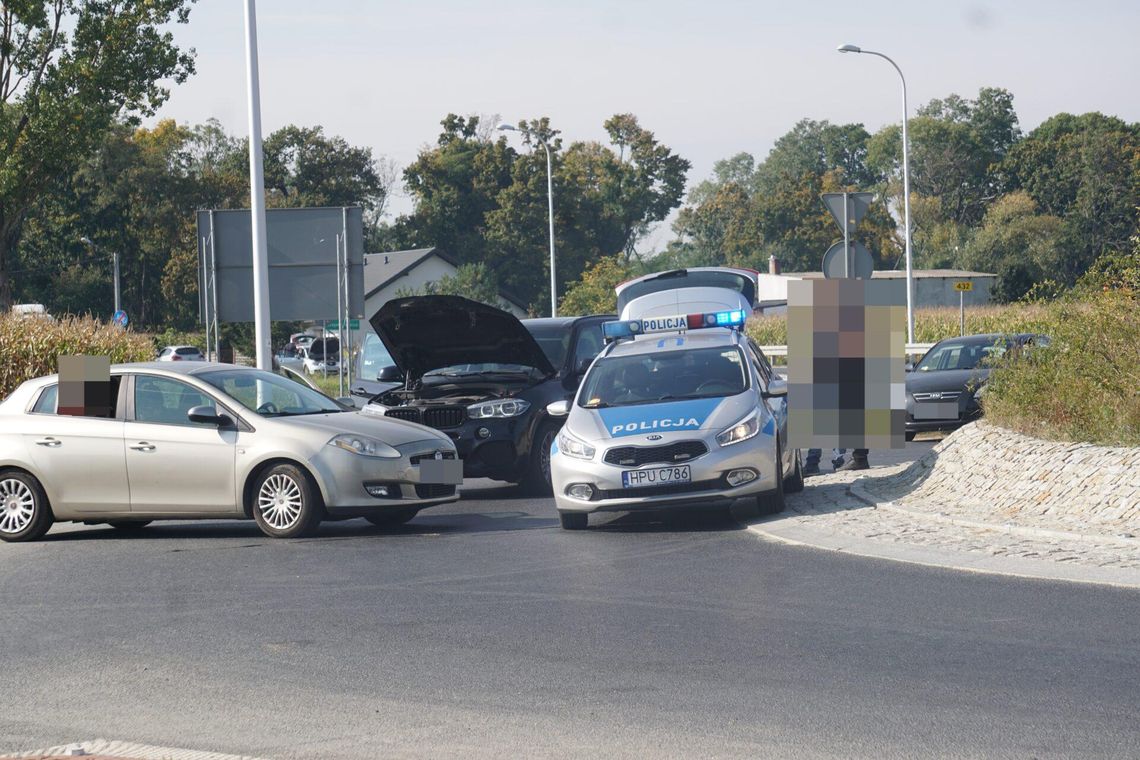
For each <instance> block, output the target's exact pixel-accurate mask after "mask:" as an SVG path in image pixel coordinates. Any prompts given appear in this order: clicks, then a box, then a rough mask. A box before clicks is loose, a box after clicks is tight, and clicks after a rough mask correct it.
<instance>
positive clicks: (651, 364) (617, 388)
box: [578, 346, 748, 409]
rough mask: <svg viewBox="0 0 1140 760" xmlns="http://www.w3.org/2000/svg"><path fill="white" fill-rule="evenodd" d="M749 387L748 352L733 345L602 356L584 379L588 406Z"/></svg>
mask: <svg viewBox="0 0 1140 760" xmlns="http://www.w3.org/2000/svg"><path fill="white" fill-rule="evenodd" d="M747 388H748V373H747V372H746V370H745V368H744V357H743V355H742V354H741V353H740V349H738V348H736V347H735V346H732V347H722V348H699V349H695V350H691V351H661V352H658V353H652V354H638V355H634V356H617V357H609V358H604V359H602V360H600V361H599V362H598V363H597V364H596V365H594V368H593V369H592V370H591V371H590V374H589V375H587V376H586V379H585V381H584V382H583V384H582V393H581V394H580V395H579V396H578V405H579V406H582V407H585V408H587V409H600V408H604V407H609V406H630V405H633V404H653V403H662V402H666V401H676V400H680V399H692V398H719V397H722V396H735V395H736V394H738V393H743V392H744V390H745V389H747Z"/></svg>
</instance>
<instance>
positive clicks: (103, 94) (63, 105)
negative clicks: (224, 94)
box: [0, 0, 194, 308]
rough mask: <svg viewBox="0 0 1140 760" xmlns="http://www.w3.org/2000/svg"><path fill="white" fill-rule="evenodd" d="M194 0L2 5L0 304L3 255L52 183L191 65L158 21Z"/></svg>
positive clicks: (4, 291)
mask: <svg viewBox="0 0 1140 760" xmlns="http://www.w3.org/2000/svg"><path fill="white" fill-rule="evenodd" d="M191 3H192V0H119V2H115V3H107V2H78V0H52V1H50V2H49V0H22V1H21V2H2V3H0V146H3V147H2V149H0V307H5V308H6V307H7V305H8V304H9V303H10V302H11V296H12V290H11V281H10V278H9V274H8V271H7V270H8V259H9V252H10V251H11V250H12V249H13V248H14V247H15V246H16V244H17V242H18V241H19V237H20V230H21V225H22V222H23V221H24V219H25V217H26V216H27V214H28V212H29V210H30V209H31V208H32V207H33V205H34V204H35V203H36V200H37V199H38V198H39V196H40V194H41V193H43V191H44V190H45V188H47V187H48V186H49V185H50V184H51V183H52V182H53V181H57V180H60V179H61V178H64V177H66V176H67V175H68V174H69V173H70V172H71V171H72V170H74V168H75V167H76V165H77V164H78V162H80V161H81V160H82V159H83V158H84V157H85V156H87V155H89V154H90V153H91V151H92V150H93V149H94V148H95V147H96V146H97V145H98V144H99V142H100V140H101V139H102V137H103V135H104V134H105V133H106V132H107V130H109V129H110V128H111V127H112V125H113V124H114V122H115V119H116V118H118V117H120V116H123V115H125V116H126V117H127V118H137V117H138V116H139V115H151V114H153V113H154V112H155V110H156V109H157V108H158V107H159V106H160V105H161V104H162V103H163V102H165V100H166V99H167V97H168V95H169V92H168V90H167V89H166V88H165V87H164V86H162V84H161V83H162V82H164V81H166V80H172V81H174V82H176V83H177V82H182V81H183V80H185V79H186V77H187V76H189V75H190V74H191V73H192V72H193V70H194V64H193V51H188V52H185V51H182V50H180V49H179V48H178V47H177V46H176V45H175V44H174V37H173V34H172V33H171V32H170V31H168V30H167V29H165V28H164V27H165V26H166V25H167V24H169V23H170V22H178V23H185V22H186V21H187V20H188V17H189V6H190V4H191Z"/></svg>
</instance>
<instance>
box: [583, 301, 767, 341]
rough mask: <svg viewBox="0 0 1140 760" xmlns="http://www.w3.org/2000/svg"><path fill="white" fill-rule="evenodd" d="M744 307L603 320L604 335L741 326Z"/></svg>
mask: <svg viewBox="0 0 1140 760" xmlns="http://www.w3.org/2000/svg"><path fill="white" fill-rule="evenodd" d="M747 316H748V315H747V314H745V313H744V311H743V310H742V309H734V310H732V311H712V312H708V313H706V314H678V315H676V316H671V317H646V318H645V319H627V320H622V321H619V322H603V323H602V336H603V337H604V338H605V339H606V340H607V341H610V340H620V339H622V338H633V337H636V336H638V335H643V334H648V333H661V332H684V331H686V330H699V329H702V328H705V327H728V328H733V327H740V326H741V325H743V324H744V321H745V319H747Z"/></svg>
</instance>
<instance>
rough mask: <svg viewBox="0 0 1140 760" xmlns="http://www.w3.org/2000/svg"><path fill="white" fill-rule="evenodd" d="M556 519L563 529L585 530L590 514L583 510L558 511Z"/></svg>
mask: <svg viewBox="0 0 1140 760" xmlns="http://www.w3.org/2000/svg"><path fill="white" fill-rule="evenodd" d="M558 521H559V522H560V523H562V529H563V530H585V529H586V528H587V526H589V524H590V516H589V515H588V514H586V513H585V512H559V513H558Z"/></svg>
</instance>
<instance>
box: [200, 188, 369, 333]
mask: <svg viewBox="0 0 1140 760" xmlns="http://www.w3.org/2000/svg"><path fill="white" fill-rule="evenodd" d="M197 217H198V254H199V260H198V262H199V269H198V271H199V276H200V279H202V278H204V279H205V282H204V283H203V287H201V288H199V292H200V293H201V294H202V299H203V303H202V307H203V312H204V313H206V312H208V313H211V314H212V313H213V311H214V308H213V300H214V298H215V296H216V299H217V315H216V316H217V320H218V321H219V322H252V321H253V242H252V241H253V235H252V232H251V225H250V213H249V210H248V209H238V210H224V211H199V212H198V215H197ZM265 220H266V238H267V242H268V246H269V318H270V319H271V320H273V321H302V320H335V319H339V318H340V315H339V314H338V312H337V303H338V295H337V273H338V271H340V268H338V266H337V261H338V258H343V257H344V255H345V254H344V253H343V252H340V253H339V256H338V246H340V247H342V251H343V247H344V245H345V244H344V243H343V242H340V240H339V239H338V237H343V238H344V239H345V240H347V261H348V309H347V311H348V314H349V318H351V319H359V318H362V317H364V220H363V213H362V211H361V209H360V208H359V207H353V208H275V209H267V210H266V212H265ZM215 284H216V291H215ZM343 287H344V286H343V284H342V285H341V288H342V290H341V296H340V298H341V299H343V298H344V295H343ZM342 308H343V307H342Z"/></svg>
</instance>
